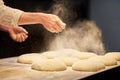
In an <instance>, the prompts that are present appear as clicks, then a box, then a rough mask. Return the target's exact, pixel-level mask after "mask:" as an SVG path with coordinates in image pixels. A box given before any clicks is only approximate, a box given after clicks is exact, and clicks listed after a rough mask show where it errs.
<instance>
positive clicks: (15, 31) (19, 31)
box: [8, 27, 28, 42]
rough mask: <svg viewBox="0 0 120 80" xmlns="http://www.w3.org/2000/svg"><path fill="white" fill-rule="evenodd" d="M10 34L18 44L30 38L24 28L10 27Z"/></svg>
mask: <svg viewBox="0 0 120 80" xmlns="http://www.w3.org/2000/svg"><path fill="white" fill-rule="evenodd" d="M8 33H9V35H10V37H11V38H12V39H13V40H14V41H16V42H24V41H25V40H26V39H27V37H28V35H27V34H28V32H27V31H26V30H25V29H24V28H22V27H11V28H10V27H9V30H8Z"/></svg>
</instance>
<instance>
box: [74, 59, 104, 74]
mask: <svg viewBox="0 0 120 80" xmlns="http://www.w3.org/2000/svg"><path fill="white" fill-rule="evenodd" d="M104 68H105V65H104V64H103V63H102V62H99V61H94V60H92V59H85V60H79V61H78V62H76V63H74V64H73V65H72V69H73V70H76V71H87V72H94V71H98V70H101V69H104Z"/></svg>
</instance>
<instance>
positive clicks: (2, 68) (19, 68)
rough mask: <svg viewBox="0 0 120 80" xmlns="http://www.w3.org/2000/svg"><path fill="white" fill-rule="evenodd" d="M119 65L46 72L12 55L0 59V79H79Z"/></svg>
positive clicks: (119, 64) (69, 68) (119, 63)
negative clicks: (89, 69) (34, 68)
mask: <svg viewBox="0 0 120 80" xmlns="http://www.w3.org/2000/svg"><path fill="white" fill-rule="evenodd" d="M119 66H120V62H118V65H115V66H109V67H106V68H105V69H103V70H100V71H97V72H82V71H74V70H72V69H71V67H68V68H67V70H65V71H54V72H46V71H36V70H33V69H31V65H30V64H20V63H17V57H11V58H5V59H0V80H78V79H82V78H85V77H88V76H92V75H95V74H97V73H100V72H103V71H106V70H109V69H112V68H115V67H119Z"/></svg>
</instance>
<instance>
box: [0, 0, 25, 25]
mask: <svg viewBox="0 0 120 80" xmlns="http://www.w3.org/2000/svg"><path fill="white" fill-rule="evenodd" d="M22 13H23V11H21V10H18V9H13V8H11V7H8V6H6V5H4V2H3V1H2V0H0V24H2V25H5V26H13V27H15V26H18V24H17V23H18V20H19V18H20V16H21V15H22Z"/></svg>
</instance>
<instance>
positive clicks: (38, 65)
mask: <svg viewBox="0 0 120 80" xmlns="http://www.w3.org/2000/svg"><path fill="white" fill-rule="evenodd" d="M32 69H35V70H39V71H63V70H66V69H67V66H66V65H65V63H64V62H62V61H60V60H58V59H46V60H43V61H37V62H34V63H33V64H32Z"/></svg>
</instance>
